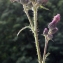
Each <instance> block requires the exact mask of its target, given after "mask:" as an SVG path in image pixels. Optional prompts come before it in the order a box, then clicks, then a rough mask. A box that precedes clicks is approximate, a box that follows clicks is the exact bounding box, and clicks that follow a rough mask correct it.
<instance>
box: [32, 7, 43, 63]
mask: <svg viewBox="0 0 63 63" xmlns="http://www.w3.org/2000/svg"><path fill="white" fill-rule="evenodd" d="M33 12H34V38H35V45H36V50H37V55H38V62H39V63H42V60H41V53H40V47H39V42H38V33H37V32H38V30H37V8H34V10H33Z"/></svg>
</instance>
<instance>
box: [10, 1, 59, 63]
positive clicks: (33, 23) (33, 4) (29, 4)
mask: <svg viewBox="0 0 63 63" xmlns="http://www.w3.org/2000/svg"><path fill="white" fill-rule="evenodd" d="M10 1H11V2H15V1H17V2H18V3H21V4H22V5H23V9H24V12H25V14H26V15H27V18H28V20H29V23H30V24H29V26H25V27H23V28H22V29H21V30H19V32H18V33H17V36H18V35H19V34H20V32H21V31H23V30H24V29H26V28H29V29H31V31H32V33H33V36H34V38H35V46H36V51H37V56H38V62H39V63H45V60H46V58H47V56H48V55H49V53H47V54H46V51H47V45H48V41H49V40H52V38H53V34H55V33H56V32H57V31H58V28H57V27H56V25H57V23H58V22H59V21H60V14H57V15H56V16H54V18H53V20H52V22H50V23H49V24H48V28H45V29H44V31H43V34H42V35H43V36H44V37H45V47H44V53H43V57H42V56H41V52H40V46H39V39H38V30H37V28H38V25H37V16H38V15H37V14H38V12H37V11H38V9H39V7H42V8H44V9H47V8H45V7H44V6H42V4H46V3H47V2H48V0H10ZM29 10H32V11H33V19H32V18H31V17H30V16H29V13H28V11H29Z"/></svg>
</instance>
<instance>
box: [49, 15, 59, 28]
mask: <svg viewBox="0 0 63 63" xmlns="http://www.w3.org/2000/svg"><path fill="white" fill-rule="evenodd" d="M59 21H60V14H57V15H56V16H54V18H53V20H52V22H50V23H49V24H48V28H49V29H54V28H55V27H56V25H57V23H58V22H59Z"/></svg>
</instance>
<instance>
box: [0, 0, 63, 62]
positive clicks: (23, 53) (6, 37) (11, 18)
mask: <svg viewBox="0 0 63 63" xmlns="http://www.w3.org/2000/svg"><path fill="white" fill-rule="evenodd" d="M45 7H46V8H48V9H49V10H45V9H41V8H40V9H39V10H38V31H39V32H38V33H39V43H40V49H41V54H43V48H44V37H43V36H42V35H41V34H42V32H43V29H44V28H45V27H47V25H48V23H49V22H51V20H52V18H53V16H54V15H56V14H57V13H60V14H61V21H60V22H59V24H58V28H59V31H58V32H57V33H56V34H55V35H54V38H53V41H49V44H48V48H47V52H50V55H49V56H48V57H47V59H46V63H63V0H49V2H48V3H47V5H45ZM32 13H33V12H32V11H29V14H30V16H31V17H33V15H32ZM27 25H29V22H28V19H27V16H26V15H25V13H24V12H23V8H22V5H21V4H19V3H17V2H15V3H11V2H10V1H9V0H0V63H38V62H37V54H36V49H35V43H34V37H33V35H32V33H31V31H30V30H29V29H26V30H24V31H22V32H21V33H20V35H19V36H18V37H16V35H17V33H18V31H19V30H20V29H21V28H22V27H24V26H27Z"/></svg>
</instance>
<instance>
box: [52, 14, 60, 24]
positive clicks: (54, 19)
mask: <svg viewBox="0 0 63 63" xmlns="http://www.w3.org/2000/svg"><path fill="white" fill-rule="evenodd" d="M59 21H60V14H57V15H56V16H54V18H53V20H52V22H54V23H56V24H57V23H58V22H59Z"/></svg>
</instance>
